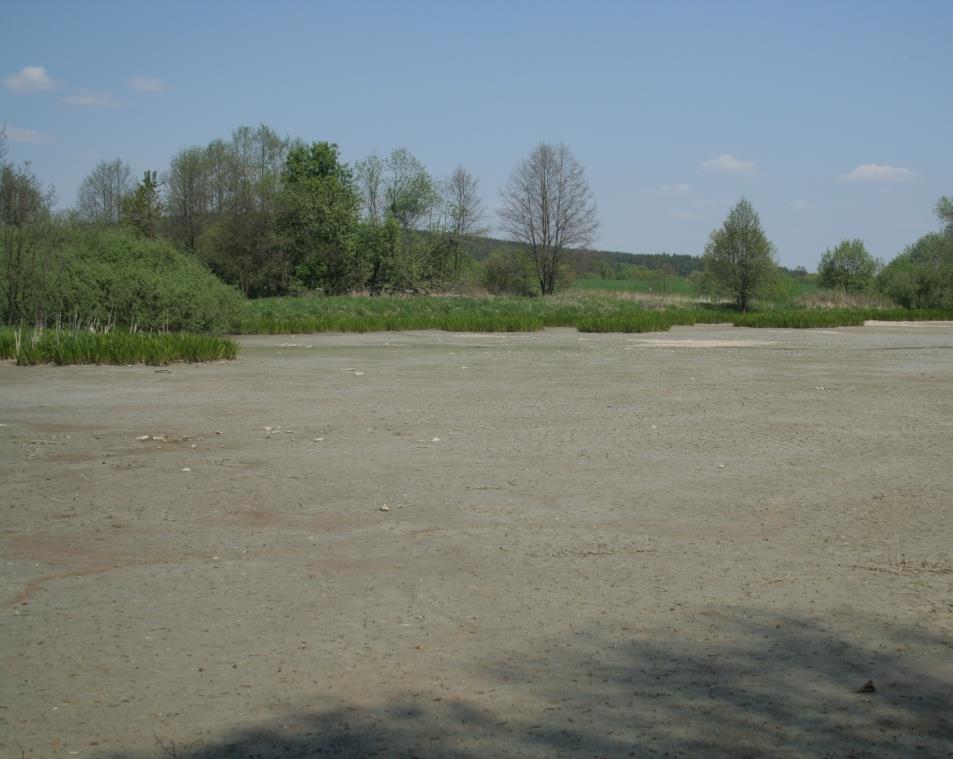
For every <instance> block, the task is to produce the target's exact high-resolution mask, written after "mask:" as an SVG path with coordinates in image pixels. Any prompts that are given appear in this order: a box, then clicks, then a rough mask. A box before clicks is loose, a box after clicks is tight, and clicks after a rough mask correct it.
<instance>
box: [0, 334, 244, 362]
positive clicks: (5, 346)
mask: <svg viewBox="0 0 953 759" xmlns="http://www.w3.org/2000/svg"><path fill="white" fill-rule="evenodd" d="M237 355H238V345H237V343H236V342H235V341H234V340H232V339H231V338H229V337H219V336H213V335H194V334H188V333H183V332H127V331H123V330H110V331H108V332H91V331H88V330H66V329H42V330H34V331H26V332H24V331H21V330H13V329H5V330H0V358H3V359H14V360H15V361H16V362H17V364H19V365H20V366H33V365H35V364H57V365H61V366H62V365H66V364H114V365H125V364H149V365H153V366H161V365H164V364H171V363H176V362H183V361H184V362H190V363H197V362H201V361H218V360H221V359H233V358H235V357H236V356H237Z"/></svg>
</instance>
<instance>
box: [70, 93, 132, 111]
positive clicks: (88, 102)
mask: <svg viewBox="0 0 953 759" xmlns="http://www.w3.org/2000/svg"><path fill="white" fill-rule="evenodd" d="M63 102H64V103H66V104H67V105H76V106H79V107H81V108H115V107H116V106H118V105H119V101H118V100H116V98H114V97H113V96H112V95H110V94H109V93H108V92H90V91H89V90H78V91H77V92H76V94H75V95H69V96H67V97H65V98H63Z"/></svg>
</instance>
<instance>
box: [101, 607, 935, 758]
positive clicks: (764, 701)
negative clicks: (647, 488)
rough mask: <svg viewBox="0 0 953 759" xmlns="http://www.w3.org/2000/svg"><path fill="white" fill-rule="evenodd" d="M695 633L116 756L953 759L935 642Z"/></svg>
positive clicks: (513, 667)
mask: <svg viewBox="0 0 953 759" xmlns="http://www.w3.org/2000/svg"><path fill="white" fill-rule="evenodd" d="M699 620H701V621H703V622H704V623H705V625H704V626H705V627H706V629H707V632H706V634H704V635H703V636H702V637H701V638H700V639H699V637H698V629H700V628H699V626H698V625H697V624H696V625H695V626H694V627H693V630H694V637H691V638H689V637H687V636H685V635H682V634H681V633H680V632H679V631H678V630H677V629H674V628H667V629H665V630H659V629H643V630H637V629H635V630H633V629H629V630H627V631H623V632H622V633H621V634H620V633H619V632H618V631H616V633H615V634H613V631H612V630H608V629H602V628H592V629H586V630H584V631H576V632H575V633H573V634H572V635H571V636H570V637H567V636H566V635H562V636H555V637H552V638H545V637H544V638H540V639H539V640H537V641H534V642H533V643H532V645H530V646H528V647H520V648H516V647H513V648H512V649H510V650H509V651H507V652H501V656H500V659H499V660H498V661H491V662H484V663H483V665H482V674H483V676H484V677H483V681H484V682H486V681H489V682H492V683H495V684H496V685H497V686H498V687H496V688H493V687H491V688H490V689H489V691H483V692H480V693H479V695H478V694H477V693H476V692H475V693H474V695H473V697H472V698H468V699H467V700H461V699H440V698H436V699H430V698H427V697H421V696H419V695H412V694H405V695H402V696H398V697H396V698H392V699H389V700H387V701H386V702H381V703H379V704H377V705H375V706H372V707H366V706H362V707H357V706H345V707H340V708H334V709H329V710H301V711H299V712H297V713H294V714H287V715H284V716H283V718H282V719H281V725H280V726H279V725H262V726H254V727H240V728H237V729H235V730H234V731H233V732H231V733H229V734H226V735H224V736H222V737H221V738H220V739H218V740H216V741H214V742H212V743H207V744H204V745H194V746H174V745H173V744H171V743H160V744H158V745H157V746H155V747H151V748H150V749H143V750H141V751H138V752H136V751H133V752H130V753H124V754H111V755H110V756H140V755H142V756H145V755H152V756H155V755H158V756H166V757H178V758H179V759H226V758H228V759H237V758H239V757H241V758H242V759H252V758H254V759H273V758H277V757H284V758H287V757H312V756H317V757H326V756H334V757H344V756H348V757H350V756H408V757H483V756H589V757H591V756H649V755H655V754H660V755H670V756H716V757H718V756H725V757H728V756H730V757H739V756H806V755H807V756H834V757H868V756H869V757H877V756H897V755H917V756H924V757H926V756H930V757H937V756H953V644H951V642H950V641H948V640H944V639H943V638H942V637H941V636H939V635H937V634H936V633H934V632H927V631H925V630H923V629H918V628H911V627H909V626H904V625H900V624H897V623H893V622H889V621H884V620H883V619H875V618H870V617H863V616H856V617H855V618H853V619H852V620H851V623H850V625H848V626H846V627H845V626H844V625H843V624H841V626H840V628H838V629H835V627H834V626H833V625H830V624H828V623H825V622H822V621H818V620H811V619H805V618H802V617H796V616H791V615H779V614H777V613H773V612H770V611H765V610H751V609H710V610H707V611H701V612H699V613H698V615H697V616H696V621H699ZM514 662H516V663H514ZM944 662H945V663H944ZM869 680H871V681H873V684H874V688H875V690H874V692H862V691H864V688H863V686H864V685H865V683H867V681H869ZM868 690H869V689H868ZM859 691H860V692H859ZM160 738H161V736H160Z"/></svg>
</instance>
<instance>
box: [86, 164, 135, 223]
mask: <svg viewBox="0 0 953 759" xmlns="http://www.w3.org/2000/svg"><path fill="white" fill-rule="evenodd" d="M133 184H134V180H133V178H132V169H130V168H129V164H128V163H126V162H125V161H123V160H122V159H120V158H117V159H116V160H115V161H100V162H99V164H98V165H97V166H96V168H95V169H93V170H92V171H91V172H90V173H89V174H87V175H86V178H85V179H84V180H83V183H82V184H81V185H80V186H79V196H78V198H77V201H76V210H77V211H79V215H80V216H81V217H82V218H84V219H86V220H87V221H96V222H102V223H105V224H118V223H119V222H120V221H121V220H122V201H123V199H124V198H125V197H126V195H128V194H129V193H130V192H131V191H132V188H133Z"/></svg>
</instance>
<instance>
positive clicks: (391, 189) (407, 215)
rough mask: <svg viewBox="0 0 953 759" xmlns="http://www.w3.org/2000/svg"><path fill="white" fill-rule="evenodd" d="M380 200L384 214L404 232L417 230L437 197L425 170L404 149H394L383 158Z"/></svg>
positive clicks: (434, 204)
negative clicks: (394, 220) (385, 163)
mask: <svg viewBox="0 0 953 759" xmlns="http://www.w3.org/2000/svg"><path fill="white" fill-rule="evenodd" d="M384 199H385V201H386V203H387V213H388V214H389V215H390V216H393V217H394V218H395V219H396V220H397V222H398V223H399V224H400V226H401V227H403V228H404V229H405V230H408V229H419V228H421V226H422V223H423V222H424V221H425V220H426V219H427V218H428V217H429V216H430V214H431V212H432V211H433V210H434V208H435V206H436V205H437V204H438V202H439V200H440V197H439V195H438V194H437V188H436V187H435V186H434V181H433V179H431V177H430V174H429V173H427V169H426V167H425V166H424V165H423V164H422V163H421V162H420V161H419V160H417V158H415V157H414V155H413V154H412V153H411V152H410V151H409V150H407V148H397V149H396V150H394V151H393V152H392V153H391V154H390V156H389V157H388V159H387V174H386V177H385V181H384Z"/></svg>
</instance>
